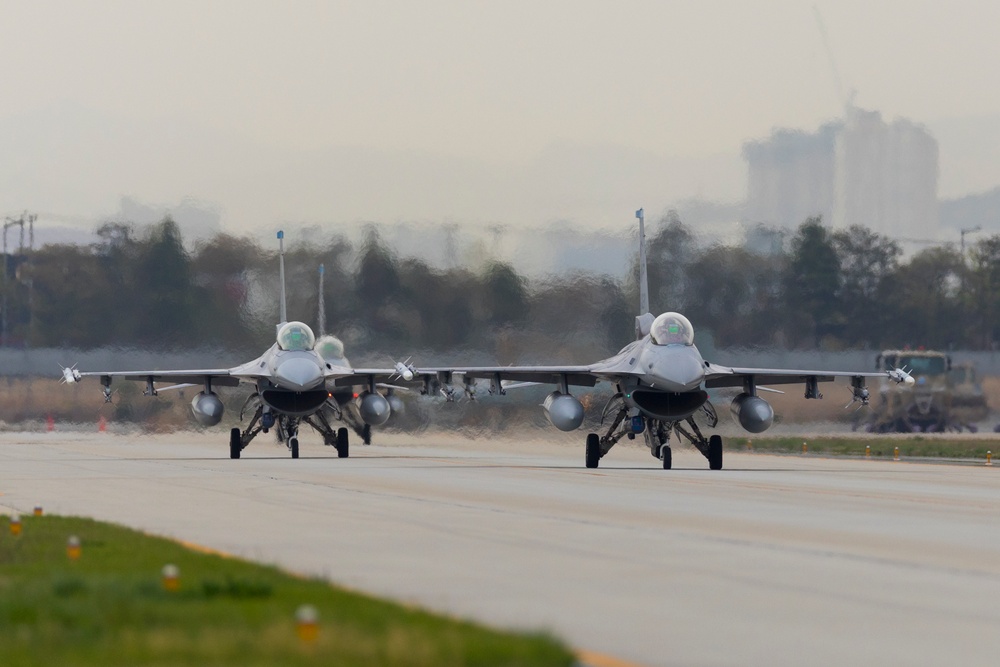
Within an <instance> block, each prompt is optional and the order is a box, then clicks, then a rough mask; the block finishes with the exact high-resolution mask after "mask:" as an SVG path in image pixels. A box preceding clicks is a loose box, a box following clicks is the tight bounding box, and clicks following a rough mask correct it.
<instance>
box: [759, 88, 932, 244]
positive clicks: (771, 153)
mask: <svg viewBox="0 0 1000 667" xmlns="http://www.w3.org/2000/svg"><path fill="white" fill-rule="evenodd" d="M743 157H744V158H745V159H746V161H747V167H748V172H749V173H748V187H747V206H746V221H747V222H749V223H763V224H770V225H779V226H784V227H796V226H797V225H799V224H800V223H802V222H803V221H804V220H805V219H806V218H808V217H811V216H817V215H820V216H822V217H823V219H824V220H825V221H828V222H829V223H831V224H832V226H834V227H837V228H842V227H848V226H850V225H864V226H866V227H869V228H871V229H873V230H875V231H877V232H880V233H883V234H887V235H890V236H896V237H901V236H932V235H935V234H936V233H937V231H938V212H937V177H938V148H937V141H935V139H934V138H933V137H932V136H931V135H930V134H928V132H927V131H926V130H925V129H924V128H923V127H921V126H920V125H917V124H915V123H913V122H911V121H909V120H905V119H898V120H896V121H894V122H893V123H892V124H886V123H885V122H884V121H883V120H882V116H881V114H879V112H877V111H864V110H862V109H857V108H854V107H848V109H847V113H846V116H845V118H844V119H843V120H840V121H837V122H833V123H828V124H826V125H824V126H822V127H821V128H820V129H819V130H818V131H817V132H814V133H811V134H810V133H806V132H800V131H792V130H776V131H774V132H773V133H772V134H771V136H770V137H769V138H767V139H764V140H760V141H751V142H747V143H746V144H745V145H744V146H743Z"/></svg>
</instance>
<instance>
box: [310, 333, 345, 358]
mask: <svg viewBox="0 0 1000 667" xmlns="http://www.w3.org/2000/svg"><path fill="white" fill-rule="evenodd" d="M316 351H317V352H319V356H321V357H323V358H324V359H326V360H327V361H339V360H341V359H343V358H344V343H343V342H341V340H340V339H339V338H337V337H336V336H320V338H319V340H317V341H316Z"/></svg>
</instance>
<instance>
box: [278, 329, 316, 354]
mask: <svg viewBox="0 0 1000 667" xmlns="http://www.w3.org/2000/svg"><path fill="white" fill-rule="evenodd" d="M315 345H316V336H315V335H314V334H313V332H312V329H310V328H309V326H308V325H306V324H303V323H302V322H287V323H285V324H283V325H281V328H280V329H278V347H280V348H281V349H282V350H285V351H287V352H300V351H302V350H311V349H313V347H314V346H315Z"/></svg>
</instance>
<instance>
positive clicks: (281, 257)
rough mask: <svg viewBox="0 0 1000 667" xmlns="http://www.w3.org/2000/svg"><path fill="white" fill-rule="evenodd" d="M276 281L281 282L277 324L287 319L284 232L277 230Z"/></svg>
mask: <svg viewBox="0 0 1000 667" xmlns="http://www.w3.org/2000/svg"><path fill="white" fill-rule="evenodd" d="M278 281H279V282H280V283H281V296H280V301H279V304H280V308H281V314H280V320H281V321H280V322H278V324H284V323H285V322H287V321H288V306H287V305H286V303H285V232H283V231H280V232H278Z"/></svg>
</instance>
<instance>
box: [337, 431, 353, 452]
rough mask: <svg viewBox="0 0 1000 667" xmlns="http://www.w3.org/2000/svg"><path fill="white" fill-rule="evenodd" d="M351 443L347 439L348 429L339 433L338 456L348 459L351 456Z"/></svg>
mask: <svg viewBox="0 0 1000 667" xmlns="http://www.w3.org/2000/svg"><path fill="white" fill-rule="evenodd" d="M350 445H351V443H350V441H349V440H348V439H347V429H346V428H342V429H338V431H337V456H338V457H340V458H342V459H346V458H347V457H348V456H350V453H351V450H350Z"/></svg>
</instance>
